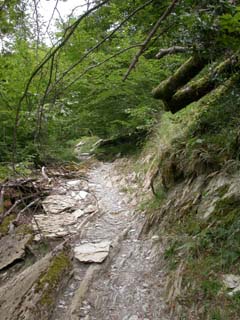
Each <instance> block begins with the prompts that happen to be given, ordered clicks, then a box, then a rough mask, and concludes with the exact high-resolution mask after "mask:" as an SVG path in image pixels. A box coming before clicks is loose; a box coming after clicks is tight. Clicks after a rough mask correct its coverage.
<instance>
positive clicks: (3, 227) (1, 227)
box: [0, 214, 16, 236]
mask: <svg viewBox="0 0 240 320" xmlns="http://www.w3.org/2000/svg"><path fill="white" fill-rule="evenodd" d="M15 219H16V214H10V215H8V216H6V217H5V218H4V219H3V221H2V223H1V224H0V235H2V236H6V235H7V234H8V230H9V225H10V223H11V222H12V221H14V220H15Z"/></svg>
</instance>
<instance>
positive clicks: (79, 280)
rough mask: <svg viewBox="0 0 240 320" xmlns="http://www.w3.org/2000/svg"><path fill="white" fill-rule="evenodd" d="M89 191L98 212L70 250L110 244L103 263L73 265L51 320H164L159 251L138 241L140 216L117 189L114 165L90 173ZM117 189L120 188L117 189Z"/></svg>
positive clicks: (148, 241)
mask: <svg viewBox="0 0 240 320" xmlns="http://www.w3.org/2000/svg"><path fill="white" fill-rule="evenodd" d="M88 178H89V185H88V187H89V193H90V194H91V196H92V197H94V198H95V199H96V200H97V203H98V210H97V212H96V214H94V215H92V216H91V218H89V221H88V222H87V224H86V225H85V226H84V227H83V228H81V230H80V234H78V235H77V236H75V238H74V242H73V246H75V247H76V246H78V245H81V244H86V243H88V244H89V243H95V244H96V243H99V242H102V241H108V242H110V243H111V247H110V252H109V255H108V257H107V258H106V260H105V261H104V262H103V263H101V264H96V263H88V264H86V263H81V262H79V261H75V262H74V263H75V268H74V273H73V276H72V279H71V281H70V283H69V284H68V286H67V287H66V288H65V290H64V292H63V293H62V295H61V297H60V298H59V301H58V304H57V307H56V309H55V312H54V313H53V316H52V320H68V319H71V320H75V319H76V320H77V319H85V320H94V319H95V320H140V319H141V320H144V319H145V320H147V319H149V320H155V319H156V320H158V319H161V320H167V319H170V318H168V317H167V316H166V314H165V312H164V303H163V285H164V277H165V275H164V272H163V271H162V263H161V248H160V247H159V245H157V244H156V242H154V239H144V240H143V239H140V237H139V234H140V232H141V229H142V225H143V223H144V217H143V216H142V215H141V214H139V213H136V212H135V210H134V207H133V206H132V205H131V199H130V198H129V196H128V195H127V193H124V192H122V191H121V190H120V188H122V187H123V183H122V182H121V183H120V180H121V176H119V174H118V173H117V172H116V170H115V168H114V164H111V163H102V164H98V165H96V167H95V168H92V169H91V170H90V172H89V174H88ZM119 186H120V187H119Z"/></svg>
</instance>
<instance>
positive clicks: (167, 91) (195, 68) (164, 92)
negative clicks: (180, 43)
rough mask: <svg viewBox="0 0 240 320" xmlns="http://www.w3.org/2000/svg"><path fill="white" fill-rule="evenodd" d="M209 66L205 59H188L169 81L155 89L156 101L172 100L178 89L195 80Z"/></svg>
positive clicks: (194, 57) (195, 57) (196, 57)
mask: <svg viewBox="0 0 240 320" xmlns="http://www.w3.org/2000/svg"><path fill="white" fill-rule="evenodd" d="M206 64H207V61H206V60H205V59H202V58H199V57H198V56H193V57H191V58H190V59H188V60H187V61H186V62H185V63H184V64H183V65H182V66H181V67H180V68H179V69H178V70H177V71H176V72H175V74H174V75H172V76H171V77H170V78H168V79H167V80H165V81H163V82H161V83H160V85H159V86H158V87H156V88H155V89H153V91H152V94H153V97H154V98H156V99H162V100H166V101H168V100H170V99H171V98H172V96H173V95H174V94H175V93H176V91H177V90H178V89H180V88H181V87H183V86H184V85H185V84H187V83H188V82H189V81H190V80H191V79H192V78H194V77H195V76H196V75H197V74H198V73H199V72H200V71H201V70H202V69H203V68H204V66H205V65H206Z"/></svg>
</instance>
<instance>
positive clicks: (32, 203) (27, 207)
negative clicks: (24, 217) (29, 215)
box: [15, 198, 41, 222]
mask: <svg viewBox="0 0 240 320" xmlns="http://www.w3.org/2000/svg"><path fill="white" fill-rule="evenodd" d="M40 200H41V199H40V198H37V199H35V200H33V201H32V202H30V203H29V204H28V205H27V206H26V207H25V208H23V209H22V210H21V211H19V213H18V215H17V218H16V219H15V222H18V221H19V219H20V216H21V214H23V213H24V212H25V211H26V210H28V209H29V208H31V207H32V206H33V205H34V204H36V203H37V202H38V201H40Z"/></svg>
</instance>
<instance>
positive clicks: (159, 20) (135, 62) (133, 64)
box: [123, 0, 180, 81]
mask: <svg viewBox="0 0 240 320" xmlns="http://www.w3.org/2000/svg"><path fill="white" fill-rule="evenodd" d="M178 1H180V0H173V1H172V3H171V4H170V6H169V7H168V8H167V9H166V11H165V12H164V13H163V15H162V16H161V17H160V18H159V19H158V21H157V22H156V23H155V25H154V27H153V28H152V30H151V31H150V33H149V34H148V36H147V38H146V39H145V41H144V42H143V44H142V47H141V48H140V50H139V51H138V52H137V54H136V55H135V57H134V58H133V60H132V62H131V64H130V66H129V68H128V71H127V72H126V74H125V76H124V78H123V80H124V81H125V80H126V79H127V77H128V76H129V74H130V73H131V71H132V69H133V68H134V67H135V65H136V64H137V63H138V60H139V58H140V56H141V55H142V54H143V53H144V51H145V50H146V49H147V47H148V44H149V42H150V41H151V39H152V37H153V36H154V35H155V33H156V32H157V30H158V29H159V27H160V25H161V23H162V22H163V21H164V20H165V19H166V18H167V17H168V16H169V15H170V14H171V13H172V11H173V9H174V7H175V5H176V4H177V2H178Z"/></svg>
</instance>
